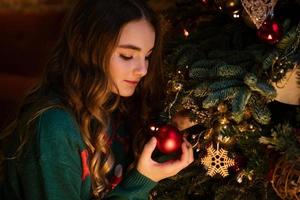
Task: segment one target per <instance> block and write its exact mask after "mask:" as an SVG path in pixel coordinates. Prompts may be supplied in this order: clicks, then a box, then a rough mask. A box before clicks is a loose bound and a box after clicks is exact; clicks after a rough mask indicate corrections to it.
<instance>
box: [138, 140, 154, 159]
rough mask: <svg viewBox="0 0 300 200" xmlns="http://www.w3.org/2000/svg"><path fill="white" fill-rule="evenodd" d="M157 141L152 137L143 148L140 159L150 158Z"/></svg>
mask: <svg viewBox="0 0 300 200" xmlns="http://www.w3.org/2000/svg"><path fill="white" fill-rule="evenodd" d="M156 143H157V140H156V138H155V137H152V138H151V139H150V140H149V142H148V143H147V144H145V146H144V150H143V152H142V154H141V158H142V159H144V158H151V155H152V153H153V151H154V149H155V147H156Z"/></svg>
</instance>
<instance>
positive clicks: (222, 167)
mask: <svg viewBox="0 0 300 200" xmlns="http://www.w3.org/2000/svg"><path fill="white" fill-rule="evenodd" d="M227 154H228V151H226V150H224V149H222V148H220V149H219V144H217V149H214V147H213V145H210V147H208V149H207V155H206V156H205V157H204V158H202V159H201V163H202V164H203V165H204V166H205V167H206V168H207V175H209V176H211V177H212V176H214V175H216V174H220V175H221V176H222V177H226V176H228V175H229V174H228V167H231V166H233V165H234V164H235V162H234V160H233V159H231V158H229V157H228V155H227Z"/></svg>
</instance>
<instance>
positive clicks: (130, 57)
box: [120, 54, 133, 60]
mask: <svg viewBox="0 0 300 200" xmlns="http://www.w3.org/2000/svg"><path fill="white" fill-rule="evenodd" d="M120 57H121V58H122V59H124V60H130V59H132V58H133V57H132V56H125V55H122V54H120Z"/></svg>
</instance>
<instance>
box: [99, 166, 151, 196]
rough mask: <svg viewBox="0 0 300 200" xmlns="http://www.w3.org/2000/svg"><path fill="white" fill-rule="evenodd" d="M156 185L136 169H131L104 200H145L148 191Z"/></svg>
mask: <svg viewBox="0 0 300 200" xmlns="http://www.w3.org/2000/svg"><path fill="white" fill-rule="evenodd" d="M156 184H157V183H156V182H154V181H152V180H151V179H149V178H147V177H146V176H144V175H142V174H141V173H139V172H138V171H137V170H136V169H133V170H131V171H130V172H129V173H128V175H127V176H125V178H124V179H123V180H122V181H121V183H120V184H118V185H117V187H116V188H115V189H113V190H112V191H110V192H109V193H108V194H107V195H106V196H105V198H104V199H105V200H147V199H148V196H149V192H150V190H152V189H153V188H154V187H155V185H156Z"/></svg>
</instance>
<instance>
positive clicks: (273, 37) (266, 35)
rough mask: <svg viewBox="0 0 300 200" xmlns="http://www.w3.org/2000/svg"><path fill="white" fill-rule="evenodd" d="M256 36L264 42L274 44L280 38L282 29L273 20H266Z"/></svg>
mask: <svg viewBox="0 0 300 200" xmlns="http://www.w3.org/2000/svg"><path fill="white" fill-rule="evenodd" d="M257 36H258V37H259V38H260V39H261V40H262V41H264V42H267V43H269V44H275V43H277V42H278V41H279V40H280V39H281V37H282V28H281V26H280V25H279V24H278V23H277V22H276V21H275V20H272V19H270V18H268V19H267V20H266V21H265V22H264V23H263V25H262V26H261V27H260V29H258V31H257Z"/></svg>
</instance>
